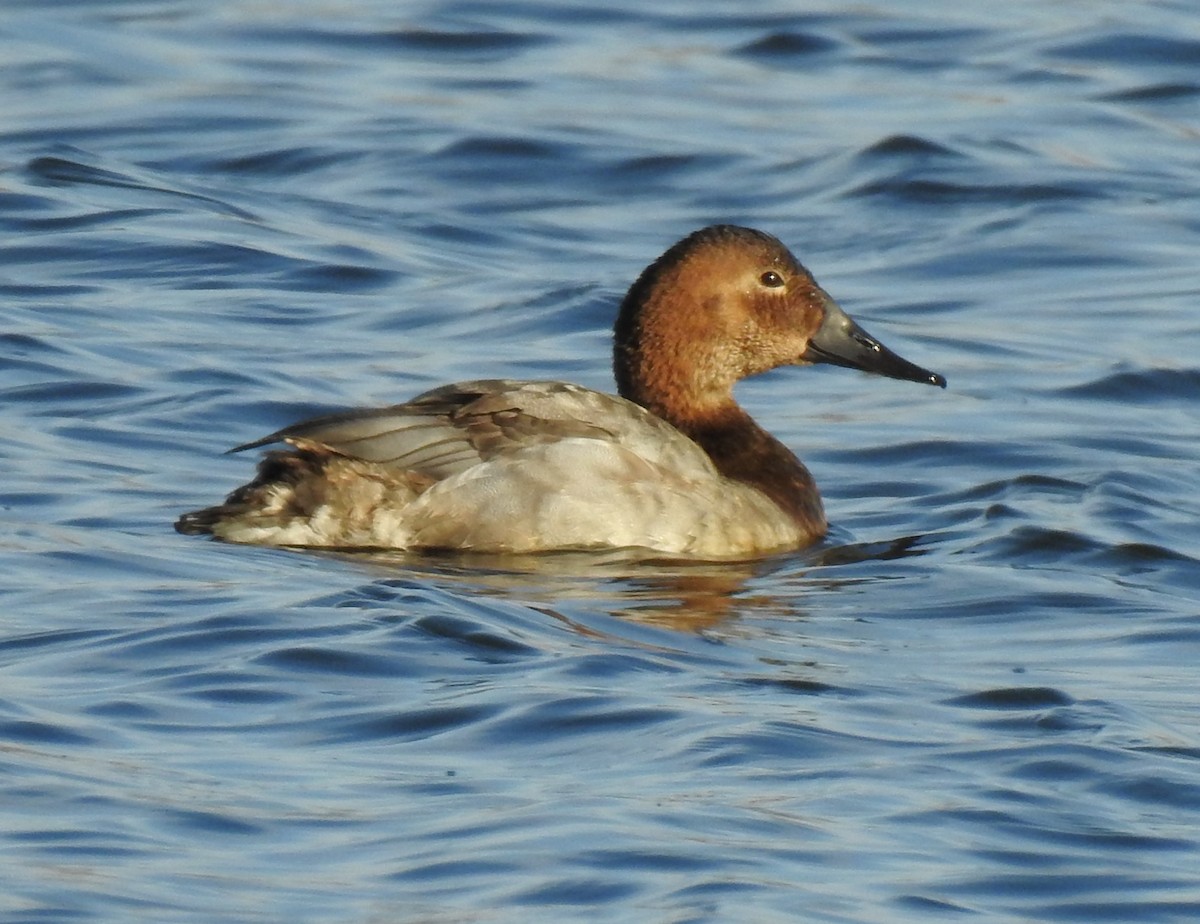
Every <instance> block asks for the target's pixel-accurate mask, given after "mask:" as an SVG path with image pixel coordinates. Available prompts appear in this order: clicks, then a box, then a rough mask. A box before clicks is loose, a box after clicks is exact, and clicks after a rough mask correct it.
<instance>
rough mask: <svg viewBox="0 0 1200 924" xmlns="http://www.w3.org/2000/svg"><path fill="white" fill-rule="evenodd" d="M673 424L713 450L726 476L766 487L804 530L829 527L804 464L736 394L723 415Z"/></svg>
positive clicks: (769, 494) (814, 486)
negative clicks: (744, 408)
mask: <svg viewBox="0 0 1200 924" xmlns="http://www.w3.org/2000/svg"><path fill="white" fill-rule="evenodd" d="M671 423H673V424H674V425H675V426H676V427H677V428H678V429H679V430H681V431H682V432H683V433H685V434H686V435H687V436H689V437H690V438H691V439H692V440H694V441H695V442H696V443H697V444H698V445H699V446H700V448H701V449H703V450H704V451H705V452H706V453H708V457H709V458H710V459H712V461H713V464H714V465H715V466H716V468H717V471H719V472H720V473H721V474H722V475H724V476H725V477H726V478H731V479H733V480H734V481H740V482H742V483H743V484H748V485H750V486H751V487H754V488H757V489H758V490H760V491H762V493H763V494H765V495H767V497H769V498H770V499H771V500H772V501H774V502H775V503H776V504H777V505H778V506H779V508H780V509H782V510H783V511H784V512H785V513H787V514H788V516H789V517H791V518H792V519H793V520H794V521H795V522H796V524H797V526H799V527H800V528H801V529H802V530H803V531H804V532H806V533H823V532H824V531H825V526H826V522H825V510H824V508H823V507H822V505H821V496H820V494H819V493H818V492H817V486H816V483H815V482H814V481H813V476H812V475H811V474H810V473H809V471H808V469H807V468H805V467H804V463H802V462H801V461H800V460H799V459H797V458H796V456H795V454H794V453H793V452H792V451H791V450H790V449H788V448H787V446H785V445H784V444H783V443H781V442H780V441H779V440H777V439H775V437H773V436H771V434H769V433H768V432H767V431H766V430H764V429H763V428H762V427H760V426H759V425H758V424H757V423H755V422H754V419H753V418H752V417H751V416H750V415H749V414H747V413H746V412H745V411H744V410H742V408H741V407H740V406H738V404H737V403H735V402H734V401H733V400H732V398H731V399H730V401H729V404H728V405H727V406H725V407H724V408H722V409H721V411H720V412H719V413H718V414H715V415H714V414H709V415H706V416H705V417H704V418H703V419H698V420H683V421H680V420H672V421H671Z"/></svg>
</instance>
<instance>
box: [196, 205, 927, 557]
mask: <svg viewBox="0 0 1200 924" xmlns="http://www.w3.org/2000/svg"><path fill="white" fill-rule="evenodd" d="M811 363H833V364H834V365H839V366H848V367H850V368H852V369H861V370H865V371H868V372H875V373H878V374H880V375H885V376H890V377H892V378H896V379H905V380H908V381H914V382H926V383H928V384H931V385H938V386H941V387H943V388H944V387H945V385H946V380H945V379H944V378H943V377H942V376H940V375H938V374H937V373H934V372H929V371H928V370H926V369H922V368H920V367H919V366H916V365H914V364H912V363H910V362H908V361H907V360H905V359H902V358H900V357H899V356H897V355H896V354H895V353H893V352H891V351H890V350H888V349H887V348H886V347H885V346H883V345H882V344H881V343H880V342H879V341H878V340H876V339H875V338H874V337H872V336H871V335H870V334H868V333H867V332H866V331H864V330H863V329H862V328H861V327H859V326H858V324H856V323H855V322H854V321H853V320H852V319H851V318H850V317H849V316H847V315H846V313H845V312H844V311H842V309H841V308H839V307H838V305H837V304H836V303H835V302H834V301H833V299H831V298H830V297H829V296H828V295H827V294H826V293H825V292H824V290H822V289H821V287H820V286H819V285H817V283H816V281H815V280H814V279H813V277H812V275H811V274H810V273H809V272H808V270H806V269H805V268H804V267H803V266H801V265H800V263H799V262H798V261H797V260H796V258H795V257H793V256H792V254H791V253H790V252H789V251H788V249H787V248H786V247H784V246H783V244H781V243H780V242H779V241H778V240H777V239H776V238H774V237H772V236H770V235H769V234H764V233H763V232H761V231H754V230H752V229H749V228H741V227H735V226H732V225H715V226H712V227H708V228H704V229H702V230H700V231H697V232H695V233H694V234H691V235H690V236H688V237H686V238H684V239H683V240H682V241H680V242H679V243H677V244H675V245H674V246H673V247H671V248H670V249H669V250H667V251H666V253H664V254H663V255H662V256H661V257H659V258H658V259H657V260H656V261H654V263H652V264H651V265H650V266H649V267H648V268H647V269H646V270H645V271H644V272H643V273H642V274H641V276H640V277H639V278H638V280H637V281H636V282H635V283H634V284H633V287H632V288H630V290H629V293H628V294H627V295H626V296H625V299H624V301H623V302H622V303H621V307H620V311H619V313H618V315H617V320H616V325H615V328H614V349H613V368H614V372H615V376H616V382H617V390H618V392H619V393H620V397H617V396H616V395H609V394H603V393H601V392H596V391H592V390H590V389H587V388H583V387H581V386H579V385H571V384H568V383H565V382H520V381H509V380H483V381H474V382H461V383H459V384H455V385H446V386H443V387H441V388H435V389H434V390H433V391H428V392H426V393H424V394H422V395H419V396H418V397H416V398H414V399H413V400H411V401H409V402H407V403H405V404H398V405H394V406H392V407H385V408H367V409H359V410H350V411H346V412H344V413H340V414H334V415H331V416H327V417H319V418H316V419H314V420H308V421H304V422H302V423H297V424H293V425H292V426H290V427H285V428H284V429H282V430H279V431H277V432H275V433H272V434H271V435H270V436H266V437H263V438H262V439H260V440H255V441H254V442H251V443H246V444H244V445H242V446H238V447H236V448H235V449H232V450H230V452H237V451H239V450H243V449H253V448H255V447H259V446H266V445H268V444H271V443H278V442H282V443H287V444H288V445H289V446H290V447H291V448H290V449H282V450H275V451H271V452H268V453H267V455H266V456H265V457H264V459H263V461H262V462H261V463H260V464H259V468H258V473H257V476H256V477H255V479H254V480H253V481H251V482H250V483H249V484H247V485H244V486H243V487H241V488H238V489H237V490H236V491H234V492H233V493H232V494H230V495H229V497H228V498H226V500H225V502H224V503H222V504H220V505H219V506H216V507H209V508H206V509H204V510H197V511H194V512H192V513H187V514H184V515H183V516H182V517H180V519H179V521H178V522H177V523H176V524H175V526H176V529H178V530H179V531H180V532H182V533H205V534H211V535H213V536H216V537H218V538H220V539H224V540H227V541H230V542H241V543H255V544H260V545H280V546H307V547H323V548H388V549H428V550H434V549H437V550H447V549H449V550H462V551H477V552H502V553H510V552H541V551H550V550H555V549H597V548H621V547H640V548H644V549H648V550H652V551H655V552H659V553H665V554H669V555H677V556H691V557H701V558H745V557H750V556H755V555H761V554H764V553H768V552H773V551H780V550H784V549H789V548H797V547H800V546H802V545H805V544H807V543H810V542H812V541H814V540H816V539H819V538H820V537H821V536H823V535H824V534H825V530H826V520H825V513H824V510H823V508H822V505H821V498H820V495H819V494H818V493H817V488H816V485H815V484H814V483H813V478H812V475H810V474H809V472H808V469H807V468H805V467H804V465H803V464H802V463H801V462H800V460H799V459H797V458H796V456H795V455H793V454H792V452H791V451H790V450H789V449H788V448H787V447H786V446H784V445H783V443H781V442H780V441H779V440H777V439H775V438H774V437H773V436H771V435H770V434H769V433H767V432H766V431H765V430H764V429H763V428H762V427H760V426H759V425H758V424H757V423H755V422H754V420H753V419H752V418H751V417H750V415H749V414H747V413H746V412H745V411H744V410H743V409H742V408H741V406H740V405H738V403H737V402H736V401H735V400H734V397H733V386H734V385H735V384H736V383H737V382H738V380H739V379H742V378H745V377H747V376H751V375H755V374H757V373H760V372H765V371H767V370H768V369H774V368H776V367H778V366H784V365H808V364H811Z"/></svg>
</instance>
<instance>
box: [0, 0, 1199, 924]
mask: <svg viewBox="0 0 1200 924" xmlns="http://www.w3.org/2000/svg"><path fill="white" fill-rule="evenodd" d="M0 48H2V49H3V51H4V54H3V60H4V64H3V65H2V66H0V116H2V117H0V168H2V169H3V174H2V175H0V231H2V233H0V256H2V262H0V267H2V268H0V296H2V297H0V318H2V325H0V391H2V397H3V400H2V402H0V413H2V414H3V416H4V422H5V427H4V434H5V438H4V440H3V442H2V443H0V464H2V466H3V470H4V478H3V480H2V481H0V517H2V521H3V526H4V529H3V539H2V540H0V568H2V573H3V574H4V578H3V580H2V581H0V600H2V601H3V610H2V612H3V621H2V623H0V771H2V772H0V806H3V807H2V808H0V870H2V871H3V879H4V881H5V883H6V888H5V889H4V890H3V895H0V917H3V918H4V920H5V921H13V922H34V921H38V922H41V921H81V922H83V921H86V922H102V921H114V922H116V921H121V922H124V921H129V920H153V921H164V922H168V921H181V922H182V921H187V922H194V921H195V922H198V921H214V922H215V921H221V922H228V921H264V922H266V921H280V920H290V921H364V922H365V921H397V920H404V921H447V922H449V921H454V922H462V921H509V920H511V921H528V920H531V919H533V920H537V919H547V920H570V919H581V920H590V921H606V920H613V921H675V922H682V921H730V920H744V921H756V922H770V921H795V920H802V921H823V922H864V924H865V922H878V921H889V922H909V921H911V922H928V921H936V920H955V921H958V920H964V919H968V918H971V919H973V918H981V919H987V920H997V921H1005V920H1009V921H1030V920H1037V921H1053V922H1079V921H1087V922H1102V921H1114V922H1115V921H1121V922H1124V921H1147V922H1176V921H1178V922H1183V921H1192V920H1195V919H1196V918H1197V917H1198V916H1200V886H1198V884H1197V876H1196V870H1197V869H1198V868H1200V835H1198V833H1197V832H1198V831H1200V720H1198V718H1197V716H1198V715H1200V709H1198V706H1200V696H1198V694H1197V667H1196V665H1197V661H1198V655H1200V607H1198V605H1197V600H1198V599H1200V565H1198V561H1197V559H1198V557H1200V542H1198V541H1197V529H1196V523H1197V521H1198V519H1200V501H1198V500H1197V498H1198V497H1200V490H1198V487H1200V477H1198V475H1197V472H1198V471H1200V468H1198V462H1200V450H1198V449H1197V446H1198V445H1200V440H1198V439H1197V437H1198V435H1200V434H1198V427H1197V394H1198V387H1200V364H1198V362H1197V359H1196V357H1197V356H1200V322H1198V321H1197V318H1198V315H1197V311H1196V301H1197V295H1198V286H1197V283H1196V273H1195V254H1196V252H1197V246H1198V245H1200V221H1198V220H1197V217H1196V216H1197V214H1200V212H1198V211H1197V197H1196V192H1195V191H1196V189H1197V188H1200V166H1198V163H1200V162H1198V161H1197V158H1196V143H1197V137H1198V133H1200V122H1198V120H1197V117H1196V113H1197V108H1196V106H1197V102H1198V101H1200V80H1197V77H1196V74H1197V73H1198V71H1197V65H1198V64H1200V24H1198V22H1197V20H1196V18H1195V16H1194V15H1193V11H1192V10H1191V8H1190V7H1189V6H1188V5H1187V4H1182V3H1169V2H1150V3H1143V4H1136V5H1129V4H1118V3H1113V2H1098V3H1090V4H1053V5H1047V4H1039V3H1031V2H1021V3H1015V4H1007V5H995V4H993V5H990V6H984V5H978V4H976V5H963V4H951V3H943V2H938V0H922V2H919V3H911V4H904V5H902V6H901V5H898V4H893V5H883V4H857V5H849V6H846V5H844V4H818V3H814V4H799V5H793V4H784V3H772V2H765V0H764V2H754V3H749V4H742V5H741V6H739V7H737V8H736V9H732V8H729V7H728V5H727V4H715V3H700V4H695V3H684V2H680V0H672V2H667V3H660V4H657V5H654V6H653V7H651V8H646V7H645V5H644V4H634V3H629V2H625V3H617V4H615V5H614V4H611V3H610V4H606V5H588V4H586V3H568V4H551V3H543V2H538V0H532V2H502V3H488V4H484V3H469V2H463V3H454V2H448V3H442V2H431V3H424V4H412V5H407V6H403V7H397V6H394V5H391V4H375V3H368V2H344V3H333V4H330V3H316V2H299V3H290V4H282V5H280V4H267V3H252V4H245V3H232V2H215V3H204V4H201V3H195V2H189V0H176V2H169V0H144V2H133V0H113V2H103V3H62V4H54V5H52V7H51V6H46V5H44V4H40V3H32V2H28V3H10V4H8V5H7V6H6V7H5V9H4V11H3V12H2V13H0ZM714 221H731V222H739V223H745V224H750V225H753V226H755V227H760V228H763V229H764V230H767V231H770V232H772V233H774V234H776V235H778V236H779V237H781V238H782V239H783V240H785V241H786V242H787V243H788V244H789V245H791V246H792V247H793V248H794V249H795V250H796V252H797V253H798V254H799V256H800V257H801V259H802V260H804V262H805V263H806V264H807V265H808V266H809V267H810V268H811V269H812V270H813V272H814V273H815V274H816V275H817V278H818V279H819V280H821V282H822V284H823V285H824V286H825V287H826V288H827V289H828V290H829V291H830V292H831V293H832V294H833V295H834V296H835V297H836V298H838V300H839V301H840V302H841V303H842V304H843V305H844V306H845V307H846V308H847V309H848V310H849V311H850V312H851V313H853V314H854V315H855V316H856V317H858V318H859V319H860V320H861V321H863V322H864V324H865V325H866V326H867V327H868V328H870V329H871V330H872V331H873V332H874V333H876V334H877V335H879V336H880V337H881V338H882V339H884V340H885V341H886V342H887V343H889V345H890V346H892V347H894V348H895V349H896V350H897V351H898V352H900V353H901V354H903V355H905V356H907V357H909V358H911V359H913V360H914V361H916V362H919V363H921V364H922V365H926V366H928V367H930V368H932V369H936V370H938V371H940V372H942V373H944V374H945V375H946V376H947V377H948V379H949V381H950V388H949V389H948V390H947V391H946V392H944V393H943V392H940V391H937V390H935V389H927V388H921V387H919V386H916V385H913V384H911V383H903V382H894V381H889V380H882V379H875V378H870V377H867V376H863V375H859V374H857V373H851V372H847V371H845V370H839V369H832V368H830V369H819V370H795V369H792V370H781V371H778V372H775V373H772V374H770V375H768V376H764V377H762V378H761V379H758V380H755V381H752V382H748V383H745V385H744V386H743V387H742V388H741V390H740V392H739V394H740V397H741V399H742V400H743V402H744V403H745V404H746V406H747V407H748V408H749V409H751V411H752V412H753V413H754V414H755V415H756V416H757V417H758V419H759V420H760V421H761V422H762V423H763V424H764V425H765V426H767V427H768V428H769V429H770V430H772V432H774V433H776V434H778V435H779V436H780V438H782V439H783V440H785V441H786V442H787V443H788V444H789V445H791V446H793V447H794V448H795V449H796V450H797V452H798V453H799V454H800V455H801V456H802V457H803V458H804V459H805V461H806V462H807V463H808V464H809V465H810V467H811V468H812V470H813V472H814V474H815V476H816V478H817V481H818V483H819V484H820V485H821V488H822V491H823V493H824V495H825V498H826V506H827V508H828V510H829V512H830V516H831V519H832V520H833V523H834V527H833V530H832V532H831V535H830V537H829V539H828V540H827V541H826V542H825V543H823V544H821V545H819V546H817V547H815V548H812V549H808V550H804V551H800V552H796V553H793V554H788V555H782V556H776V557H772V558H769V559H766V560H764V561H761V562H754V563H747V564H737V565H714V564H704V563H672V562H661V561H659V562H655V561H650V562H647V561H644V560H638V559H637V558H636V557H632V556H625V555H620V554H612V555H557V556H546V557H544V558H540V559H520V560H512V559H509V560H502V559H456V558H453V557H441V558H413V557H406V556H400V555H376V556H362V555H358V556H355V555H340V554H303V553H295V552H286V551H280V550H273V549H255V548H239V547H231V546H226V545H221V544H219V543H213V542H207V541H203V540H197V539H195V538H188V537H182V536H177V535H175V534H174V532H173V531H172V530H171V528H170V524H171V522H172V521H173V519H174V518H175V517H176V516H177V515H178V513H179V512H180V511H182V510H186V509H191V508H194V507H196V506H200V505H204V504H208V503H211V502H213V501H214V500H216V499H217V498H219V497H220V496H222V495H223V494H224V493H225V492H226V491H228V490H229V489H230V488H232V487H233V486H235V485H236V484H238V483H240V482H242V481H244V480H245V479H246V478H247V477H248V476H249V474H250V473H251V471H252V465H253V459H252V458H246V457H245V456H225V455H222V453H223V451H224V450H225V449H226V448H228V447H229V446H232V445H236V444H238V443H241V442H245V441H247V440H250V439H254V438H256V437H258V436H261V435H262V434H264V433H267V432H270V431H271V430H274V429H276V428H277V427H279V426H281V425H283V424H286V423H288V422H290V421H292V420H295V419H298V418H300V417H302V416H304V415H307V414H312V413H318V412H322V411H328V410H333V409H337V408H341V407H346V406H351V405H360V404H375V403H392V402H395V401H399V400H402V399H404V398H406V397H408V396H410V395H412V394H415V393H417V392H419V391H422V390H424V389H426V388H429V387H432V386H434V385H436V384H439V383H441V382H445V381H450V380H454V379H461V378H475V377H483V376H510V377H533V378H566V379H570V380H573V381H577V382H581V383H583V384H586V385H589V386H592V387H598V388H604V389H609V388H611V378H610V372H609V362H608V355H607V351H608V343H609V329H610V325H611V321H612V317H613V313H614V310H615V305H616V302H617V301H618V300H619V298H620V296H621V294H622V293H623V291H624V289H625V288H626V287H627V286H628V285H629V283H630V282H631V281H632V279H633V278H634V277H635V275H636V274H637V272H638V271H639V270H640V269H641V268H642V267H643V266H644V265H645V264H646V263H647V262H648V261H649V260H651V259H652V258H653V257H655V256H656V255H657V254H658V253H659V252H661V251H662V250H663V249H664V248H665V247H666V246H667V245H669V244H670V243H672V242H673V241H674V240H676V239H677V238H679V237H681V236H682V235H684V234H686V233H687V232H688V231H690V230H692V229H694V228H697V227H700V226H702V225H704V224H707V223H710V222H714Z"/></svg>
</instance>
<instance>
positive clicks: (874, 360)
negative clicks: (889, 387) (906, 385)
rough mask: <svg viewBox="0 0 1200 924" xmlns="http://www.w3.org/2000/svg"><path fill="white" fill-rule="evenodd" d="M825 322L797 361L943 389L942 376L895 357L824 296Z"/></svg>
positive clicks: (944, 382)
mask: <svg viewBox="0 0 1200 924" xmlns="http://www.w3.org/2000/svg"><path fill="white" fill-rule="evenodd" d="M824 302H825V320H824V321H822V322H821V326H820V327H819V328H817V332H816V333H815V334H813V336H812V338H811V339H810V340H809V341H808V348H807V349H806V350H805V351H804V355H803V356H801V357H800V358H801V360H803V361H804V362H809V363H830V364H831V365H834V366H845V367H846V368H847V369H861V370H862V371H863V372H874V373H875V374H876V375H886V376H887V377H888V378H892V379H903V380H904V381H906V382H925V383H927V384H929V385H937V386H938V387H940V388H945V387H946V379H945V377H944V376H941V375H938V373H936V372H930V371H929V370H928V369H922V368H921V367H920V366H918V365H916V364H915V363H910V362H909V361H908V360H907V359H904V358H902V357H900V356H897V355H896V354H895V353H893V352H892V351H891V350H889V349H888V348H887V347H885V346H884V345H883V344H882V343H880V342H879V341H878V340H876V339H875V338H874V337H872V336H871V335H870V334H868V333H867V332H866V331H865V330H863V329H862V328H861V327H859V326H858V324H857V323H856V322H855V320H854V319H853V318H852V317H850V315H848V314H846V312H844V311H842V309H841V308H840V307H839V306H838V304H837V302H835V301H834V300H833V299H831V298H830V297H829V296H828V295H826V296H825V297H824Z"/></svg>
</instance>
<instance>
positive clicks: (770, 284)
mask: <svg viewBox="0 0 1200 924" xmlns="http://www.w3.org/2000/svg"><path fill="white" fill-rule="evenodd" d="M758 281H759V282H761V283H762V284H763V285H764V286H766V287H767V288H768V289H778V288H779V287H780V286H781V285H783V277H782V276H780V275H779V274H778V273H776V272H775V271H773V270H768V271H767V272H765V273H763V274H762V275H761V276H759V277H758Z"/></svg>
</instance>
